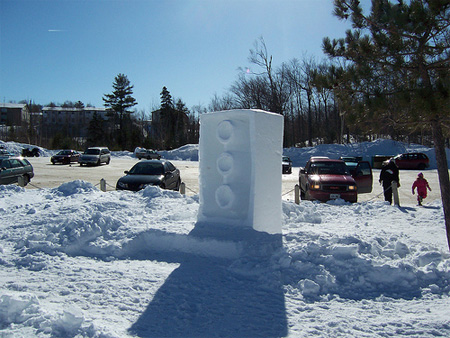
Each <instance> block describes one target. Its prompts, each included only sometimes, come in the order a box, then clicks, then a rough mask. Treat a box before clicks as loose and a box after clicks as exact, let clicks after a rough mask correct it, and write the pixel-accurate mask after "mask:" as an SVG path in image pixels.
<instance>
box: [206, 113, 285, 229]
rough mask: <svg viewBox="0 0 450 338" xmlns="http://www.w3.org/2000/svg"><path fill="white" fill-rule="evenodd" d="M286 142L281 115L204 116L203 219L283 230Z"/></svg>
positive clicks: (233, 224) (215, 114)
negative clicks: (282, 193)
mask: <svg viewBox="0 0 450 338" xmlns="http://www.w3.org/2000/svg"><path fill="white" fill-rule="evenodd" d="M282 141H283V116H282V115H279V114H274V113H269V112H265V111H262V110H229V111H221V112H214V113H208V114H203V115H201V116H200V146H199V162H200V163H199V171H200V178H199V183H200V208H199V214H198V221H199V222H202V223H204V224H205V223H207V224H208V226H210V227H214V225H217V226H219V225H227V226H228V225H229V226H234V227H243V228H250V229H254V230H257V231H262V232H267V233H270V234H280V233H281V183H282V182H281V157H282Z"/></svg>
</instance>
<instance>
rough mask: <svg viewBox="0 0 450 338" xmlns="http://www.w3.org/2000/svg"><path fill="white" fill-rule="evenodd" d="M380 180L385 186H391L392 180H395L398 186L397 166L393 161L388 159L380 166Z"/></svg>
mask: <svg viewBox="0 0 450 338" xmlns="http://www.w3.org/2000/svg"><path fill="white" fill-rule="evenodd" d="M380 182H383V186H385V187H386V186H391V183H392V182H397V184H398V185H399V186H400V178H399V172H398V167H397V165H396V164H395V162H394V161H389V162H388V163H387V164H386V165H383V166H382V167H381V172H380Z"/></svg>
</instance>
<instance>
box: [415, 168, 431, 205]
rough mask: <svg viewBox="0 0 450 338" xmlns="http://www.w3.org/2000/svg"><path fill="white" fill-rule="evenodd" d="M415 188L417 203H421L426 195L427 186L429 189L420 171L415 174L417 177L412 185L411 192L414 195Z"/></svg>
mask: <svg viewBox="0 0 450 338" xmlns="http://www.w3.org/2000/svg"><path fill="white" fill-rule="evenodd" d="M416 188H417V203H418V204H419V205H422V201H423V199H424V198H426V197H427V188H428V189H429V190H430V191H431V188H430V186H429V185H428V181H427V180H426V179H425V178H424V177H423V174H422V173H419V175H417V179H416V180H415V181H414V183H413V185H412V194H413V195H414V190H415V189H416Z"/></svg>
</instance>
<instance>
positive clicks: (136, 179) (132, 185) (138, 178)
mask: <svg viewBox="0 0 450 338" xmlns="http://www.w3.org/2000/svg"><path fill="white" fill-rule="evenodd" d="M125 174H126V176H123V177H121V178H119V180H118V181H117V184H116V189H117V190H131V191H138V190H141V189H144V188H145V187H147V186H149V185H155V186H159V187H161V188H162V189H171V190H177V191H178V190H179V189H180V184H181V177H180V171H179V170H178V169H177V168H175V166H174V165H173V164H172V163H171V162H169V161H165V160H142V161H140V162H138V163H136V164H135V165H134V166H133V167H132V168H131V169H130V170H126V171H125Z"/></svg>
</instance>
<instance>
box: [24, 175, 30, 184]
mask: <svg viewBox="0 0 450 338" xmlns="http://www.w3.org/2000/svg"><path fill="white" fill-rule="evenodd" d="M29 182H30V177H29V176H28V175H23V185H24V186H26V185H27V184H28V183H29Z"/></svg>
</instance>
